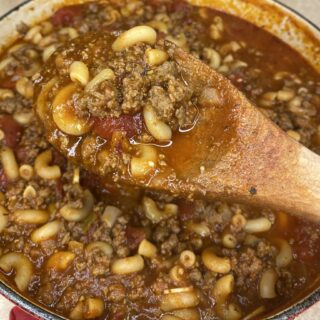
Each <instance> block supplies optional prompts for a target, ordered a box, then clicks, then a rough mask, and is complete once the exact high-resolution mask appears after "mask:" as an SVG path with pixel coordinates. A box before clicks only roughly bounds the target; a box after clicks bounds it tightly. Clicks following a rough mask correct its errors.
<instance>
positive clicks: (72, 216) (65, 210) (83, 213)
mask: <svg viewBox="0 0 320 320" xmlns="http://www.w3.org/2000/svg"><path fill="white" fill-rule="evenodd" d="M83 194H84V200H83V201H84V204H83V207H82V208H74V207H72V205H70V204H66V205H65V206H63V207H62V208H61V209H60V214H61V215H62V217H63V218H64V219H65V220H67V221H75V222H78V221H81V220H83V219H85V218H86V217H87V216H88V215H89V214H90V213H91V211H92V209H93V204H94V198H93V195H92V193H91V192H90V191H89V190H85V191H84V193H83Z"/></svg>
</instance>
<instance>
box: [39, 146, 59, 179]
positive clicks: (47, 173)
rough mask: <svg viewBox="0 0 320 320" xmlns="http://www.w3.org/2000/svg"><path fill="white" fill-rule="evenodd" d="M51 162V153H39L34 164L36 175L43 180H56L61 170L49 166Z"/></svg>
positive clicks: (49, 151) (47, 151) (48, 151)
mask: <svg viewBox="0 0 320 320" xmlns="http://www.w3.org/2000/svg"><path fill="white" fill-rule="evenodd" d="M51 160H52V151H51V150H46V151H44V152H42V153H40V154H39V155H38V156H37V158H36V160H35V163H34V168H35V171H36V173H37V175H38V176H39V177H41V178H43V179H48V180H51V179H58V178H60V176H61V170H60V168H59V167H58V166H56V165H54V166H50V165H49V163H50V162H51Z"/></svg>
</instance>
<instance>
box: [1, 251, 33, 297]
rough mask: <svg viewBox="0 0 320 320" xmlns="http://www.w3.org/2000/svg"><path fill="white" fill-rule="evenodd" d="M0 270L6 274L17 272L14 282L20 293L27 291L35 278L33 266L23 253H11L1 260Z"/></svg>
mask: <svg viewBox="0 0 320 320" xmlns="http://www.w3.org/2000/svg"><path fill="white" fill-rule="evenodd" d="M0 268H1V269H2V270H4V271H5V272H10V271H11V270H12V269H14V270H15V272H16V274H15V277H14V282H15V283H16V285H17V287H18V289H19V290H20V291H26V290H27V288H28V285H29V283H30V281H31V278H32V276H33V265H32V263H31V261H30V260H29V259H28V258H27V257H26V256H25V255H24V254H22V253H17V252H10V253H7V254H5V255H3V256H2V257H1V258H0Z"/></svg>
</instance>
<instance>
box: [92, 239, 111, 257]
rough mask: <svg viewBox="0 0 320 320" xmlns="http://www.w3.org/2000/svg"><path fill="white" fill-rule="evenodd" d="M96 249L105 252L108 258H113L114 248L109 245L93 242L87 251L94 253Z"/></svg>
mask: <svg viewBox="0 0 320 320" xmlns="http://www.w3.org/2000/svg"><path fill="white" fill-rule="evenodd" d="M95 249H99V250H100V251H101V252H103V253H104V254H105V255H106V256H108V257H111V256H112V252H113V249H112V246H111V245H110V244H109V243H106V242H103V241H95V242H91V243H89V244H88V245H87V247H86V250H87V251H89V252H90V251H92V250H95Z"/></svg>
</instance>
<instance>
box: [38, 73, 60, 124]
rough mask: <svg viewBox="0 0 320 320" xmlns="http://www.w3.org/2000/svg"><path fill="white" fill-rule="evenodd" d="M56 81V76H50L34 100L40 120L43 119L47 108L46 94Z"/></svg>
mask: <svg viewBox="0 0 320 320" xmlns="http://www.w3.org/2000/svg"><path fill="white" fill-rule="evenodd" d="M57 82H58V79H57V78H52V79H51V80H50V81H49V82H48V83H46V84H45V85H44V86H43V87H42V89H41V91H40V93H39V96H38V98H37V102H36V109H37V113H38V116H39V117H40V119H41V120H45V117H46V114H47V110H48V107H47V103H48V95H49V93H50V91H51V90H52V89H53V87H54V85H55V84H56V83H57Z"/></svg>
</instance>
